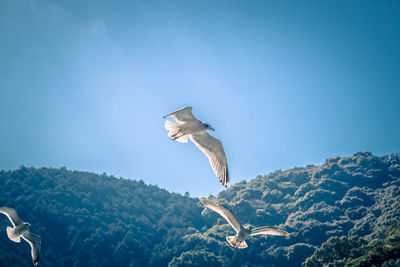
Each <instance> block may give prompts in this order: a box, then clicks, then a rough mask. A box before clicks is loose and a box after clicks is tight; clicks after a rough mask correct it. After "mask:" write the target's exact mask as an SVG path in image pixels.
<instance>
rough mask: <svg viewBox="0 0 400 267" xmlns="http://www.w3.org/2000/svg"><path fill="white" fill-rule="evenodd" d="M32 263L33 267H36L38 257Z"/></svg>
mask: <svg viewBox="0 0 400 267" xmlns="http://www.w3.org/2000/svg"><path fill="white" fill-rule="evenodd" d="M32 261H33V266H37V265H38V263H39V256H37V258H36V259H33V260H32Z"/></svg>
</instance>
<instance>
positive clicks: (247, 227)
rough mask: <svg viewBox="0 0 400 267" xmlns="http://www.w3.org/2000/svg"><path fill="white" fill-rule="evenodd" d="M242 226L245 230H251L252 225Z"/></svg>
mask: <svg viewBox="0 0 400 267" xmlns="http://www.w3.org/2000/svg"><path fill="white" fill-rule="evenodd" d="M243 228H244V229H245V230H246V231H247V232H250V233H251V231H253V229H254V227H253V226H252V225H251V224H246V225H244V226H243Z"/></svg>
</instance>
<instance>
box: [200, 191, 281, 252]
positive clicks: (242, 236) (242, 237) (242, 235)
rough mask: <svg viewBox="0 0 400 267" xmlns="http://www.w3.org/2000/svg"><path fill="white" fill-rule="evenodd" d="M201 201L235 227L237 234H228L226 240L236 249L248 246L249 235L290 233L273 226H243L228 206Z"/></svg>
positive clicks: (205, 200)
mask: <svg viewBox="0 0 400 267" xmlns="http://www.w3.org/2000/svg"><path fill="white" fill-rule="evenodd" d="M200 201H201V203H203V204H204V205H205V206H206V207H207V208H210V209H212V210H213V211H215V212H217V213H218V214H219V215H221V216H222V217H224V219H225V220H227V221H228V223H229V224H230V225H231V226H232V227H233V229H235V231H236V235H235V236H227V237H226V240H227V241H228V243H229V245H231V246H232V247H233V248H234V249H235V248H247V243H246V239H248V238H249V236H253V235H261V234H264V235H279V236H288V235H289V233H288V232H286V231H284V230H280V229H278V228H276V227H273V226H263V227H257V228H253V226H251V225H246V226H244V227H243V226H242V224H241V223H240V222H239V221H238V219H236V217H235V215H233V213H232V212H231V211H230V210H229V209H228V208H227V207H224V206H222V205H219V204H217V203H215V202H213V201H211V200H208V199H200Z"/></svg>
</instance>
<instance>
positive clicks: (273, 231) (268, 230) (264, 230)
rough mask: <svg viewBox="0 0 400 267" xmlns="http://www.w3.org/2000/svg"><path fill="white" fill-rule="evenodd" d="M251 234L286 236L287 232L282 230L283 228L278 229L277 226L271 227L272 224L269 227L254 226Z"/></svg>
mask: <svg viewBox="0 0 400 267" xmlns="http://www.w3.org/2000/svg"><path fill="white" fill-rule="evenodd" d="M253 235H280V236H288V235H289V233H288V232H286V231H284V230H280V229H278V228H276V227H273V226H271V227H268V226H263V227H257V228H254V229H253V230H252V231H251V234H250V236H253Z"/></svg>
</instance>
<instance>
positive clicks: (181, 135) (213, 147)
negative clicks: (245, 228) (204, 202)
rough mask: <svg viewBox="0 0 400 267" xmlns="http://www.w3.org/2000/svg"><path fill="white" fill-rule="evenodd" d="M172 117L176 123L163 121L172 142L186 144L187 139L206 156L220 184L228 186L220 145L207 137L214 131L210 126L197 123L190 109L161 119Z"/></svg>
mask: <svg viewBox="0 0 400 267" xmlns="http://www.w3.org/2000/svg"><path fill="white" fill-rule="evenodd" d="M167 117H172V118H173V119H174V120H175V121H177V122H172V121H170V120H167V121H165V129H166V130H168V131H169V132H168V136H169V137H171V139H172V140H175V141H178V142H181V143H187V141H188V139H189V138H190V140H192V142H193V143H194V144H195V145H196V146H197V147H198V148H199V149H200V150H201V151H202V152H203V153H204V154H205V155H206V156H207V158H208V160H209V162H210V164H211V167H212V169H213V171H214V173H215V175H216V176H217V177H218V179H219V181H220V182H221V184H222V185H223V186H225V187H228V186H229V171H228V163H227V160H226V155H225V151H224V147H223V146H222V143H221V141H220V140H218V139H217V138H215V137H213V136H211V135H209V134H208V133H207V131H208V130H211V131H215V129H214V128H213V127H211V125H210V124H208V123H205V122H202V121H199V120H198V119H196V118H195V117H194V116H193V114H192V107H185V108H181V109H178V110H177V111H175V112H172V113H170V114H168V115H165V116H164V117H163V118H167Z"/></svg>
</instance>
